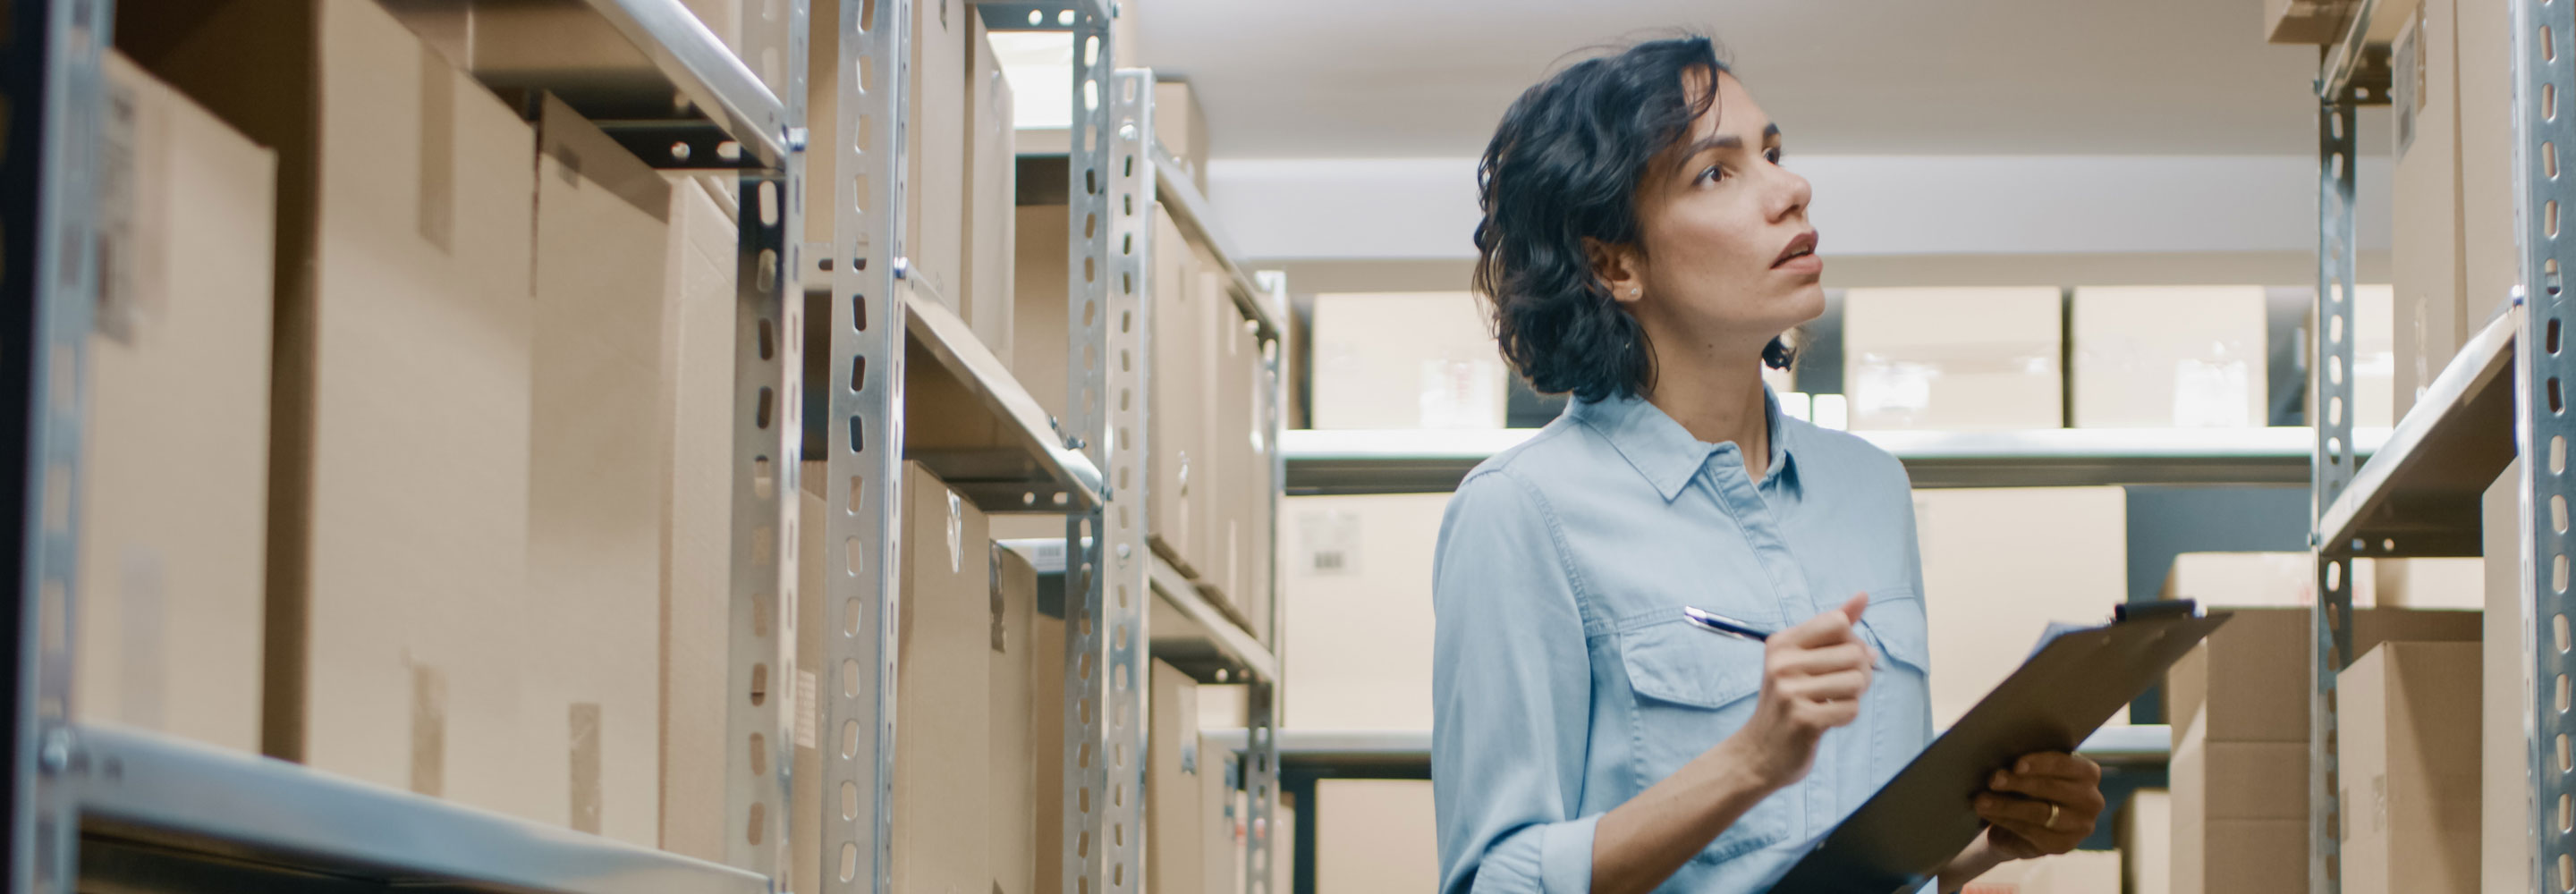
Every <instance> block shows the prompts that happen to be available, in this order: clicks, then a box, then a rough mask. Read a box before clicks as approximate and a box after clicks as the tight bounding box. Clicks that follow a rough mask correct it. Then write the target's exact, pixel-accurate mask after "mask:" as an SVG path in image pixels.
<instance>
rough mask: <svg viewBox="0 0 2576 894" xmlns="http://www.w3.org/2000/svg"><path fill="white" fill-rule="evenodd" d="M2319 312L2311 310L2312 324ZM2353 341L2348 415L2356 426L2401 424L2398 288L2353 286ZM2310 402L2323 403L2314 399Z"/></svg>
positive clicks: (2317, 404)
mask: <svg viewBox="0 0 2576 894" xmlns="http://www.w3.org/2000/svg"><path fill="white" fill-rule="evenodd" d="M2315 315H2316V313H2315V311H2310V312H2309V316H2310V317H2311V318H2312V319H2311V322H2310V324H2309V325H2311V326H2314V325H2315V323H2314V322H2313V317H2315ZM2308 331H2310V332H2314V331H2316V330H2315V329H2310V330H2308ZM2352 340H2353V341H2352V372H2351V375H2352V406H2350V407H2346V408H2344V413H2345V415H2346V416H2348V417H2349V418H2351V419H2352V424H2353V426H2354V427H2356V428H2387V427H2389V426H2392V425H2395V424H2397V291H2396V288H2395V287H2393V286H2388V285H2362V286H2356V287H2354V288H2353V294H2352ZM2311 391H2313V388H2312V389H2311ZM2309 405H2310V406H2320V405H2321V404H2320V403H2319V402H2317V401H2310V402H2309Z"/></svg>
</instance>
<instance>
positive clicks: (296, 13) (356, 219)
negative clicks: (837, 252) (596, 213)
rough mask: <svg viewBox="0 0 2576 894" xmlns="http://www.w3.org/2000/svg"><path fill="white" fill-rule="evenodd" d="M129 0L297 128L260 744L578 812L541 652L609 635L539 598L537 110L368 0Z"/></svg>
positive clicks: (164, 60)
mask: <svg viewBox="0 0 2576 894" xmlns="http://www.w3.org/2000/svg"><path fill="white" fill-rule="evenodd" d="M120 11H121V12H124V13H126V14H127V15H126V17H125V18H124V19H123V20H122V21H120V27H119V29H118V31H119V34H120V40H121V42H124V43H126V44H127V45H128V46H129V47H130V48H133V50H134V52H135V56H136V59H137V61H138V62H140V63H142V64H143V65H145V66H146V67H147V68H149V69H151V70H153V71H154V72H155V73H157V74H159V75H161V76H162V77H164V78H166V79H168V80H169V81H170V82H171V83H172V84H173V86H176V87H178V88H179V89H180V90H181V91H182V92H185V93H188V94H189V95H191V96H192V97H194V98H196V99H197V100H198V101H199V102H201V103H204V104H205V105H206V107H207V108H208V109H209V110H210V111H213V112H214V113H216V114H217V115H219V116H221V117H223V118H225V119H226V120H227V121H229V122H231V123H232V124H234V125H235V126H237V127H240V128H242V130H243V131H244V133H246V134H247V135H249V136H250V137H251V138H252V139H253V140H256V141H259V142H261V143H264V144H267V145H269V146H272V147H274V148H275V149H276V150H277V152H278V189H279V195H280V200H279V202H278V218H277V234H278V238H277V242H276V245H275V253H276V271H277V277H278V278H277V291H276V318H275V320H276V322H275V325H276V328H275V330H274V332H275V342H274V347H275V352H276V354H275V358H276V367H275V370H274V378H273V379H272V391H271V395H272V403H271V412H272V413H273V414H274V415H273V416H272V423H273V424H272V428H271V439H270V459H271V461H270V470H271V475H270V487H271V491H270V501H269V519H270V529H269V538H268V543H269V549H270V552H269V559H268V574H269V601H268V612H267V630H266V643H267V655H268V669H267V680H268V681H269V684H270V689H269V691H268V692H267V693H266V694H265V698H264V703H263V713H264V715H265V721H266V722H265V725H264V729H263V735H262V747H263V749H264V750H266V751H267V752H269V753H271V754H274V755H278V756H281V757H286V758H289V759H296V760H302V761H304V762H306V763H310V764H312V765H314V766H316V767H319V768H321V769H324V770H328V771H331V772H334V773H338V774H342V775H345V776H349V777H353V778H356V779H360V780H363V781H367V782H373V783H378V784H383V785H390V786H394V787H397V788H409V789H411V790H414V791H418V792H422V793H424V794H431V795H436V796H443V797H446V798H450V799H452V800H456V801H460V802H464V803H467V804H471V805H475V806H479V807H485V808H489V809H494V810H499V811H502V812H506V813H512V814H517V815H520V816H524V817H529V818H531V819H536V820H539V821H544V822H552V823H557V824H570V823H571V822H572V820H573V817H572V816H571V815H569V809H570V804H571V801H572V797H571V792H570V788H571V786H572V784H573V779H574V778H575V777H576V775H577V774H576V772H575V767H573V766H572V762H573V760H574V755H575V753H576V750H575V749H573V748H571V747H570V746H569V742H570V740H571V739H572V737H573V735H574V733H575V725H576V724H578V723H580V722H581V720H582V718H581V717H580V715H579V714H578V713H577V712H573V711H571V709H570V706H567V705H564V704H560V703H555V704H544V703H541V702H540V701H539V700H538V698H537V697H536V696H535V695H534V694H532V693H530V692H528V691H527V687H526V681H525V679H524V677H523V674H521V673H520V667H521V666H522V659H523V657H525V656H526V655H527V654H528V650H529V649H530V648H531V647H532V646H535V645H540V644H542V645H546V646H553V647H558V648H563V649H566V650H570V651H581V650H586V649H589V648H591V647H592V643H591V642H590V641H576V642H571V643H551V642H546V641H545V640H544V639H543V638H542V635H541V634H540V633H539V632H538V631H536V630H534V629H533V627H532V624H533V622H534V621H535V620H537V618H538V617H539V616H538V615H537V614H536V613H534V612H533V611H532V610H531V609H530V607H529V606H528V605H527V602H528V523H529V502H528V500H529V480H530V475H531V471H532V470H531V467H530V464H529V458H530V449H529V445H530V442H531V438H532V437H533V434H534V432H533V431H532V427H531V422H532V418H533V413H532V409H533V408H532V405H531V401H532V395H531V382H532V379H533V372H534V359H533V357H532V353H533V340H534V337H535V332H534V330H535V327H536V319H535V306H534V302H533V301H532V300H531V293H530V273H531V271H530V265H531V260H530V251H531V246H532V244H533V243H534V238H533V233H532V227H533V224H534V216H533V215H532V214H531V213H530V210H531V208H532V207H533V203H534V199H535V189H536V187H535V184H534V182H533V180H534V177H535V167H536V166H535V164H534V163H533V158H534V148H535V140H534V136H533V134H532V133H531V131H530V129H529V127H528V126H527V124H525V123H524V122H522V121H520V120H519V117H518V115H517V114H515V113H514V112H513V111H512V110H511V109H510V107H508V106H507V105H505V104H503V103H502V102H501V101H500V100H499V99H497V98H495V97H494V96H493V95H492V94H491V93H489V92H488V91H486V90H485V89H484V88H483V87H482V86H481V85H479V84H477V83H476V82H475V81H474V80H473V79H471V78H469V77H467V76H466V75H465V74H463V73H462V72H459V71H457V70H456V69H455V68H453V67H452V66H450V65H448V64H447V62H446V61H445V58H444V57H443V56H441V55H440V54H439V53H438V52H437V51H436V50H434V49H432V48H431V47H429V46H428V45H426V44H424V43H423V42H422V41H421V40H420V39H419V38H418V37H415V36H414V35H413V34H412V33H411V32H410V31H407V30H405V29H404V27H403V26H402V24H400V23H399V22H397V21H395V20H394V19H393V18H392V17H391V16H390V15H388V14H386V12H385V11H384V10H383V8H381V7H379V6H378V5H377V4H375V3H372V2H363V0H234V2H231V3H226V4H223V5H221V6H218V7H213V8H206V9H192V10H191V11H192V12H193V13H195V14H194V15H192V16H189V17H171V16H156V15H153V14H152V13H151V10H150V9H148V8H133V9H124V10H120ZM127 26H130V27H127ZM653 266H654V269H656V270H658V269H659V264H658V261H657V262H656V263H655V264H654V265H653ZM647 294H648V295H658V294H659V289H658V287H656V289H655V290H654V291H652V292H649V293H647ZM645 613H646V614H647V615H651V614H653V612H652V611H651V610H650V609H647V610H646V611H645ZM641 648H642V649H643V651H644V652H646V653H647V654H650V653H651V651H652V647H651V646H650V645H646V646H643V647H641ZM643 685H645V686H647V687H648V688H649V687H650V686H651V682H650V675H649V672H648V675H647V679H646V680H645V681H643ZM651 729H652V727H651V726H650V725H649V722H648V725H647V726H645V727H644V730H645V732H642V733H639V734H637V736H636V739H637V740H638V741H644V742H650V741H652V740H653V738H654V737H653V736H652V734H651V732H650V730H651ZM531 755H551V756H552V757H549V758H545V759H531V757H530V756H531ZM648 803H649V799H648ZM647 815H648V816H649V812H648V814H647ZM648 824H649V821H648ZM643 840H644V841H645V842H646V843H650V842H651V841H652V838H651V837H650V836H649V835H648V836H647V837H645V838H644V839H643Z"/></svg>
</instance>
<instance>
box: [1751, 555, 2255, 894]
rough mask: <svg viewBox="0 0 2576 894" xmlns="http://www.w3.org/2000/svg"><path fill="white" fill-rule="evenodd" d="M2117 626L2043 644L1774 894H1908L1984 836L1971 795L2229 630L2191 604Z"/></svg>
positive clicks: (2151, 610) (2082, 729)
mask: <svg viewBox="0 0 2576 894" xmlns="http://www.w3.org/2000/svg"><path fill="white" fill-rule="evenodd" d="M2125 608H2129V609H2130V610H2129V611H2126V612H2123V613H2122V614H2121V616H2120V617H2119V619H2118V620H2115V621H2113V622H2112V623H2110V624H2108V625H2104V626H2101V627H2090V628H2079V629H2076V630H2073V631H2071V632H2067V633H2064V634H2061V635H2058V636H2056V637H2055V638H2054V639H2051V640H2048V641H2047V642H2045V643H2044V644H2043V645H2042V646H2041V647H2040V648H2039V650H2038V651H2037V652H2035V653H2033V654H2032V655H2031V657H2030V660H2028V661H2025V662H2023V663H2022V666H2021V669H2019V670H2016V671H2014V672H2013V675H2012V676H2010V677H2008V678H2005V680H2004V681H2003V683H2001V684H1999V685H1997V686H1996V687H1995V688H1994V691H1992V692H1989V693H1986V697H1985V698H1984V699H1983V700H1981V701H1979V702H1977V705H1976V707H1973V708H1970V709H1968V713H1967V714H1966V715H1964V716H1962V717H1960V718H1959V722H1958V723H1957V724H1954V725H1952V726H1951V727H1950V731H1949V732H1946V733H1943V734H1942V735H1941V737H1940V738H1938V739H1935V740H1933V742H1932V744H1931V745H1930V746H1929V747H1926V748H1925V749H1923V753H1922V754H1919V755H1916V756H1915V758H1914V761H1913V762H1912V763H1909V764H1907V765H1906V766H1905V769H1904V770H1902V771H1900V772H1898V773H1897V774H1896V776H1895V778H1893V779H1890V780H1888V783H1887V785H1885V786H1884V787H1881V788H1880V789H1879V790H1878V793H1877V794H1874V795H1871V796H1870V798H1869V800H1868V801H1866V802H1863V803H1862V804H1861V806H1860V809H1858V810H1855V811H1853V812H1852V815H1851V816H1850V817H1848V818H1846V819H1844V820H1843V822H1842V824H1841V825H1838V826H1835V827H1834V829H1833V831H1831V832H1829V833H1826V835H1825V837H1824V838H1823V839H1822V840H1821V841H1820V842H1818V843H1817V845H1816V847H1815V849H1814V850H1812V851H1809V852H1808V853H1807V855H1806V856H1805V857H1804V858H1802V859H1800V860H1799V861H1798V862H1797V863H1796V864H1795V865H1793V866H1791V867H1789V872H1788V874H1787V875H1784V876H1782V877H1781V879H1780V881H1779V882H1778V883H1777V884H1774V885H1773V886H1772V887H1771V894H1892V892H1911V891H1914V890H1916V889H1918V888H1920V887H1922V885H1923V883H1925V882H1928V881H1931V880H1932V877H1933V876H1934V875H1935V874H1937V873H1939V872H1940V871H1941V867H1942V866H1943V865H1944V864H1946V863H1948V862H1949V861H1950V859H1951V858H1953V857H1956V856H1958V855H1959V852H1960V851H1962V850H1965V849H1967V847H1968V845H1969V844H1970V843H1972V842H1974V841H1976V839H1977V836H1978V835H1981V834H1984V832H1985V828H1986V824H1985V821H1983V820H1980V819H1978V818H1977V815H1976V811H1975V809H1974V808H1973V807H1971V806H1970V805H1971V802H1972V799H1973V798H1975V797H1976V795H1977V793H1978V792H1981V791H1984V790H1985V788H1986V779H1987V777H1989V776H1991V775H1993V773H1994V771H1996V770H2000V769H2003V768H2004V767H2006V766H2009V765H2011V763H2012V762H2013V761H2014V760H2015V759H2018V758H2020V757H2021V756H2022V755H2025V754H2031V753H2034V752H2042V751H2066V752H2072V751H2074V750H2075V747H2076V746H2077V745H2079V744H2081V743H2082V742H2083V741H2084V738H2085V737H2086V736H2089V735H2092V733H2093V731H2094V730H2096V729H2099V728H2100V727H2101V726H2102V724H2103V723H2104V722H2105V721H2108V720H2110V719H2111V715H2113V714H2115V713H2118V712H2119V710H2120V708H2121V706H2123V705H2126V704H2128V703H2129V702H2131V701H2133V700H2135V699H2137V697H2138V696H2139V695H2141V694H2144V693H2145V692H2146V691H2147V688H2148V687H2150V686H2153V685H2155V684H2156V682H2157V681H2159V680H2162V679H2163V678H2164V673H2165V669H2166V668H2168V667H2171V666H2172V665H2173V663H2174V662H2175V661H2177V660H2180V659H2181V658H2182V656H2183V655H2184V654H2185V653H2187V652H2190V651H2191V649H2192V647H2193V646H2196V645H2199V644H2200V641H2201V640H2202V639H2205V638H2207V637H2208V636H2209V634H2210V632H2211V631H2214V630H2217V629H2218V625H2220V624H2224V623H2227V619H2228V617H2229V616H2228V615H2227V614H2224V613H2221V614H2215V615H2210V616H2207V617H2201V616H2198V615H2196V614H2195V613H2194V612H2195V610H2194V608H2193V607H2192V606H2191V605H2190V604H2188V603H2151V604H2141V605H2137V606H2128V607H2125Z"/></svg>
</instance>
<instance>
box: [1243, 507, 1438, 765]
mask: <svg viewBox="0 0 2576 894" xmlns="http://www.w3.org/2000/svg"><path fill="white" fill-rule="evenodd" d="M1448 505H1449V495H1447V494H1389V495H1382V496H1323V497H1290V498H1287V499H1286V500H1283V501H1282V509H1281V518H1282V520H1283V522H1284V523H1283V524H1282V526H1281V531H1280V538H1281V545H1282V548H1283V552H1282V554H1283V555H1285V556H1287V557H1288V561H1289V565H1288V567H1287V568H1285V569H1284V570H1283V571H1284V573H1283V575H1282V577H1283V578H1284V583H1283V585H1282V586H1283V587H1284V588H1285V593H1284V594H1283V595H1284V597H1285V598H1284V601H1283V602H1282V603H1281V606H1280V608H1281V610H1282V615H1283V617H1282V618H1281V620H1280V626H1281V627H1282V629H1281V630H1280V631H1279V636H1280V640H1281V646H1282V649H1283V654H1282V655H1281V656H1280V659H1281V660H1280V664H1281V666H1282V667H1283V668H1284V671H1283V672H1284V673H1285V674H1286V675H1287V680H1286V685H1285V687H1284V688H1285V689H1286V690H1287V691H1288V692H1292V693H1295V695H1294V697H1291V698H1288V699H1286V700H1285V701H1284V702H1283V704H1282V707H1283V708H1285V716H1284V717H1283V718H1282V719H1281V722H1280V725H1281V726H1282V727H1283V728H1287V729H1321V730H1354V729H1367V730H1415V731H1427V730H1429V729H1431V710H1430V706H1431V634H1432V614H1431V558H1432V555H1433V553H1434V547H1435V546H1436V545H1437V544H1436V543H1435V541H1436V540H1437V539H1438V537H1439V533H1440V518H1441V515H1442V513H1443V512H1445V511H1446V510H1447V508H1448ZM1360 617H1365V618H1367V619H1369V620H1368V623H1365V624H1354V623H1351V619H1352V618H1360Z"/></svg>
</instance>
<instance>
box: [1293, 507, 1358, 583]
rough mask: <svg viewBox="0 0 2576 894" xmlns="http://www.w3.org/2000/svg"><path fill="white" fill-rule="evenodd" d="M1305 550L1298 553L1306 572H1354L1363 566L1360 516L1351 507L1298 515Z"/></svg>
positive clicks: (1298, 524) (1316, 573)
mask: <svg viewBox="0 0 2576 894" xmlns="http://www.w3.org/2000/svg"><path fill="white" fill-rule="evenodd" d="M1297 527H1298V531H1299V533H1301V534H1303V535H1304V542H1305V552H1304V554H1302V555H1300V556H1298V562H1299V564H1301V565H1303V566H1304V567H1305V569H1306V573H1308V574H1315V575H1352V574H1358V573H1359V570H1360V516H1359V513H1356V512H1349V511H1324V512H1307V513H1304V514H1302V515H1299V516H1298V517H1297Z"/></svg>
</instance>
